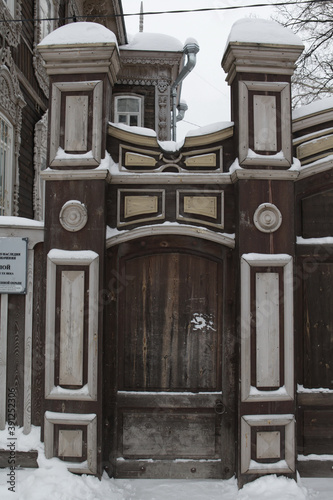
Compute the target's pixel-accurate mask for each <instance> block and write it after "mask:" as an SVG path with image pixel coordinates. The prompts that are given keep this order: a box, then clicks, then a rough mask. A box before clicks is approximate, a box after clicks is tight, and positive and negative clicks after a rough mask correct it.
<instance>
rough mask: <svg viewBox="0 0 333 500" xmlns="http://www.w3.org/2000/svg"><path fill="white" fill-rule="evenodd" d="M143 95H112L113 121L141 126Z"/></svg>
mask: <svg viewBox="0 0 333 500" xmlns="http://www.w3.org/2000/svg"><path fill="white" fill-rule="evenodd" d="M142 115H143V97H141V96H136V95H123V94H122V95H117V96H115V97H114V121H115V123H124V124H125V125H130V126H137V127H141V126H142V124H143V116H142Z"/></svg>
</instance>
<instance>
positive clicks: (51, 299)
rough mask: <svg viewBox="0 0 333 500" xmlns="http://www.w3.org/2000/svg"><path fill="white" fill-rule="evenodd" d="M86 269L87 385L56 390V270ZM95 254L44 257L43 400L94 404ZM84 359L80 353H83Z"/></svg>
mask: <svg viewBox="0 0 333 500" xmlns="http://www.w3.org/2000/svg"><path fill="white" fill-rule="evenodd" d="M58 265H61V266H66V265H67V266H89V303H88V310H87V311H84V313H86V314H87V315H88V382H87V384H86V385H84V386H82V387H80V388H78V389H67V388H64V387H61V386H57V387H56V386H55V380H54V377H55V374H54V366H55V342H56V332H55V314H56V312H55V305H56V269H57V266H58ZM98 273H99V257H98V254H97V253H95V252H93V251H90V250H87V251H85V250H78V251H74V250H73V251H71V250H56V249H54V250H50V252H49V253H48V256H47V285H46V334H45V343H46V345H45V398H46V399H66V400H79V401H96V399H97V370H98V355H97V344H98ZM82 356H83V352H82Z"/></svg>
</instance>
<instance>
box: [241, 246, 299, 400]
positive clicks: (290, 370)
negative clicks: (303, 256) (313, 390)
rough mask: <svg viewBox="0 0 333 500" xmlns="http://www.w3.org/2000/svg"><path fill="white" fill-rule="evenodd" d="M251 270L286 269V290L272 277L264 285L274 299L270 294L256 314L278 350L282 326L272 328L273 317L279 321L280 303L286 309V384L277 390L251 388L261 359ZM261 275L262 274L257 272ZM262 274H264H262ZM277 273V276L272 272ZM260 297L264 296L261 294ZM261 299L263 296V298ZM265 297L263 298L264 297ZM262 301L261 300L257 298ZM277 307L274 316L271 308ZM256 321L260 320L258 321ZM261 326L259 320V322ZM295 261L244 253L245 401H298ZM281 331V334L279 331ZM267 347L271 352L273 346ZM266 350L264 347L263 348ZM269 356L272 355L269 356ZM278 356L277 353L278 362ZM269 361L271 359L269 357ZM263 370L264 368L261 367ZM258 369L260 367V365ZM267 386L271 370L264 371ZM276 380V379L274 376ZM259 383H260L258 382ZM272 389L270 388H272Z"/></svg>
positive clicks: (242, 326) (242, 314)
mask: <svg viewBox="0 0 333 500" xmlns="http://www.w3.org/2000/svg"><path fill="white" fill-rule="evenodd" d="M251 267H260V268H262V270H263V273H265V268H267V267H282V268H283V290H280V289H279V287H278V288H277V287H276V285H272V279H274V276H270V277H268V278H272V279H270V282H269V283H268V284H267V283H266V285H265V286H264V291H263V292H262V295H264V294H265V293H264V292H267V291H270V292H271V294H272V296H271V297H269V296H268V295H267V294H266V295H265V296H266V299H265V301H264V302H261V303H258V300H257V311H256V314H257V315H258V318H259V315H260V319H261V320H263V321H264V326H265V327H266V330H267V328H268V324H269V328H270V330H271V340H272V341H273V343H274V348H275V349H276V342H277V335H279V329H280V325H278V324H276V325H272V324H271V321H272V319H273V318H275V319H277V320H278V315H276V314H275V313H276V311H277V307H280V301H281V300H283V303H282V304H281V306H282V307H283V310H284V315H283V316H284V324H283V331H284V351H283V353H282V352H281V348H280V347H279V348H278V363H279V360H280V357H281V356H282V355H283V356H284V367H283V372H284V385H282V386H281V385H280V386H279V387H277V388H276V390H260V389H257V387H253V386H251V366H252V365H253V363H255V362H257V361H258V360H253V359H251V320H252V316H251V279H252V278H251ZM257 274H258V273H257ZM259 274H261V273H259ZM269 274H275V273H269ZM259 295H260V294H259ZM259 298H260V297H259ZM261 298H262V297H261ZM257 299H258V298H257ZM272 308H273V315H272V311H271V309H272ZM258 318H256V320H258ZM257 323H259V320H258V321H257ZM293 323H294V321H293V262H292V257H291V256H290V255H286V254H244V255H243V256H242V258H241V400H242V401H245V402H250V401H287V400H292V399H293V398H294V333H293ZM277 329H278V331H277ZM256 330H257V331H256V335H259V337H260V329H259V330H258V325H256ZM266 347H267V348H268V347H269V349H271V348H272V346H268V345H267V343H266ZM261 348H264V346H261ZM266 355H267V356H268V353H266ZM257 356H259V360H260V359H265V354H264V353H261V352H259V353H257ZM276 356H277V354H276V353H275V357H274V359H275V361H276V359H277V358H276ZM267 359H268V358H267ZM259 369H261V368H260V367H259ZM257 370H258V365H257ZM262 370H263V373H264V378H265V380H266V385H267V384H268V371H267V367H266V368H265V367H263V368H262ZM273 378H274V377H273ZM273 378H272V381H271V382H272V383H271V386H272V387H275V384H277V382H278V381H277V380H276V379H274V380H273ZM257 382H258V380H257ZM268 387H269V385H268ZM261 389H262V387H261Z"/></svg>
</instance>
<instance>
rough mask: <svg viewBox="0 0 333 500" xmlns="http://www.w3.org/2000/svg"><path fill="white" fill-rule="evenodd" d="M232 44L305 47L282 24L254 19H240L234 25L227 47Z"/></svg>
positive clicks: (298, 38)
mask: <svg viewBox="0 0 333 500" xmlns="http://www.w3.org/2000/svg"><path fill="white" fill-rule="evenodd" d="M230 42H243V43H262V44H267V45H272V44H274V45H297V46H303V45H304V44H303V42H302V40H301V39H300V37H299V36H297V35H295V34H294V33H293V32H292V31H291V30H290V29H288V28H285V27H284V26H282V25H281V24H279V23H277V22H275V21H270V20H268V19H253V18H245V19H239V20H238V21H236V22H235V23H234V24H233V26H232V28H231V31H230V34H229V38H228V40H227V46H228V44H229V43H230Z"/></svg>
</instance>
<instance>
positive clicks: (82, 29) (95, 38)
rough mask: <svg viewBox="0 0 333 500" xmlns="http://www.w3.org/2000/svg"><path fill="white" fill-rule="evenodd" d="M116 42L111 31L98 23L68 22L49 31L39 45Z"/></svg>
mask: <svg viewBox="0 0 333 500" xmlns="http://www.w3.org/2000/svg"><path fill="white" fill-rule="evenodd" d="M88 43H89V44H91V43H93V44H101V43H116V44H117V38H116V35H115V34H114V33H112V31H110V30H109V29H108V28H106V27H105V26H102V25H101V24H98V23H89V22H80V23H70V24H65V25H64V26H61V27H60V28H57V29H56V30H54V31H52V33H49V34H48V35H47V36H46V37H45V38H44V39H43V40H42V41H41V42H40V44H39V45H74V44H88Z"/></svg>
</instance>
